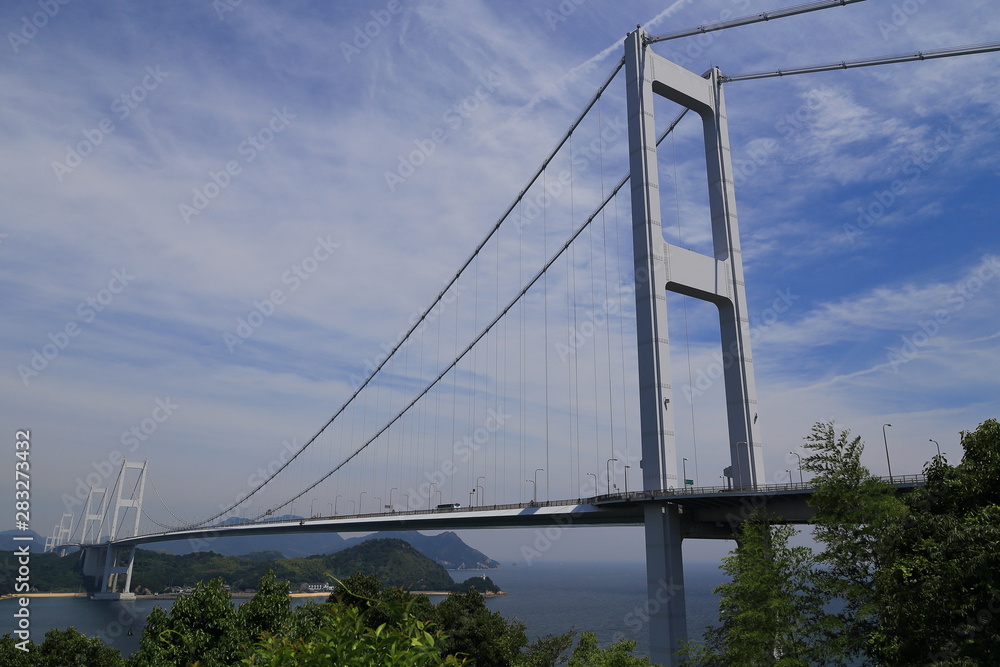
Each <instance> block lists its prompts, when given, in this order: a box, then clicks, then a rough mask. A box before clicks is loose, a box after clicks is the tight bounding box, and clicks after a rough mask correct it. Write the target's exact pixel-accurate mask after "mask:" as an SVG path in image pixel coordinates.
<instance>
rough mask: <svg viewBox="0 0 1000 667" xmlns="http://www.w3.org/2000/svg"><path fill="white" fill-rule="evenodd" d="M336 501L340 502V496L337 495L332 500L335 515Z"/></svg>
mask: <svg viewBox="0 0 1000 667" xmlns="http://www.w3.org/2000/svg"><path fill="white" fill-rule="evenodd" d="M338 500H340V494H339V493H338V494H337V497H336V498H334V499H333V513H334V514H336V513H337V501H338Z"/></svg>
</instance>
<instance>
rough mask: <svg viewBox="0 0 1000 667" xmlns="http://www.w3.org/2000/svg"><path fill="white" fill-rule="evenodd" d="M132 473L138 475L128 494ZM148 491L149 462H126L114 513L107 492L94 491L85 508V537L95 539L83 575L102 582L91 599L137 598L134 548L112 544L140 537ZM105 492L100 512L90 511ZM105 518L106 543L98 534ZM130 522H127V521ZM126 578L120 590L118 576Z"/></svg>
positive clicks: (87, 551) (85, 549) (88, 549)
mask: <svg viewBox="0 0 1000 667" xmlns="http://www.w3.org/2000/svg"><path fill="white" fill-rule="evenodd" d="M130 470H136V471H138V476H137V477H136V478H135V480H134V482H133V483H132V485H131V489H129V490H128V491H127V493H128V497H127V498H126V497H125V494H126V488H125V487H126V483H127V482H129V481H131V477H132V476H131V475H130V474H129V471H130ZM145 488H146V462H145V461H143V462H142V463H137V462H134V461H133V462H130V461H123V462H122V467H121V470H120V471H119V472H118V480H117V481H116V482H115V493H114V496H115V506H114V512H113V513H111V512H110V509H111V508H110V503H109V502H108V496H107V489H92V490H91V495H90V497H89V498H88V499H87V507H86V509H85V512H86V519H87V522H88V523H87V524H86V525H85V528H84V532H85V538H86V537H90V538H91V539H94V543H93V544H92V545H91V546H84V547H83V573H84V574H85V575H87V576H93V577H95V578H96V579H97V580H99V581H100V583H101V586H100V591H99V592H97V593H95V594H94V595H93V596H92V597H93V599H95V600H127V599H135V594H134V593H132V592H131V591H130V590H129V589H130V587H131V585H132V566H133V564H134V563H135V547H125V548H119V547H116V546H114V545H113V544H111V542H113V541H114V540H116V539H122V538H125V537H134V536H136V535H138V534H139V519H140V516H141V514H142V496H143V492H144V491H145ZM101 491H103V492H104V496H103V498H102V500H101V510H100V511H99V512H98V513H96V514H95V513H93V512H92V511H91V509H92V508H91V505H92V500H93V498H94V494H95V492H101ZM105 519H110V522H109V524H108V533H107V540H106V541H104V542H103V543H100V542H101V536H100V535H99V533H100V532H102V530H101V525H102V524H103V522H104V520H105ZM127 519H130V521H128V522H127V523H126V520H127ZM121 574H124V575H125V581H124V586H123V587H122V590H121V591H119V590H118V585H119V575H121Z"/></svg>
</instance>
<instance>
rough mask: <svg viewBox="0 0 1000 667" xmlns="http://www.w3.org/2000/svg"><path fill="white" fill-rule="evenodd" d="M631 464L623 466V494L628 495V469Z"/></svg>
mask: <svg viewBox="0 0 1000 667" xmlns="http://www.w3.org/2000/svg"><path fill="white" fill-rule="evenodd" d="M631 467H632V466H625V495H628V469H629V468H631Z"/></svg>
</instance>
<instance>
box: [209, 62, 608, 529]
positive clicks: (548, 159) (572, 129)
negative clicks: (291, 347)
mask: <svg viewBox="0 0 1000 667" xmlns="http://www.w3.org/2000/svg"><path fill="white" fill-rule="evenodd" d="M624 66H625V57H624V56H622V58H621V60H619V61H618V64H617V65H615V67H614V69H612V71H611V74H609V75H608V77H607V78H606V79H605V80H604V83H602V84H601V86H600V87H599V88H598V89H597V92H596V93H595V94H594V96H593V97H592V98H591V99H590V101H589V102H588V103H587V105H586V106H585V107H584V109H583V112H582V113H580V115H578V116H577V118H576V120H574V121H573V123H572V124H571V125H570V126H569V129H568V130H567V131H566V133H565V134H563V136H562V138H561V139H560V140H559V142H558V143H557V144H556V147H555V148H554V149H552V151H551V152H550V153H549V155H548V157H546V158H545V161H544V162H542V166H541V167H539V168H538V169H537V170H536V171H535V173H534V175H533V176H532V177H531V178H530V179H528V184H527V185H525V186H524V188H523V189H522V190H521V192H520V193H518V195H517V197H515V198H514V201H513V202H511V204H510V206H508V207H507V210H505V211H504V212H503V214H502V215H501V216H500V217H499V218H498V219H497V221H496V223H495V224H494V225H493V227H492V228H491V229H490V231H489V232H488V233H487V234H486V237H485V238H483V240H482V241H481V242H480V243H479V245H477V246H476V249H475V250H473V251H472V254H471V255H469V257H468V259H466V260H465V262H464V263H463V264H462V266H461V267H460V268H459V269H458V271H456V272H455V274H454V275H453V276H452V277H451V279H450V280H449V281H448V283H447V284H446V285H445V286H444V289H442V290H441V291H440V292H439V293H438V295H437V297H435V298H434V301H433V302H431V305H430V306H428V307H427V308H426V309H425V310H424V312H423V313H422V314H421V315H420V318H419V319H417V320H416V321H415V322H414V323H413V325H412V326H411V327H410V330H409V331H407V332H406V334H404V335H403V337H402V338H400V339H399V340H398V341H396V345H395V347H393V348H392V350H391V351H390V352H389V354H387V355H386V357H385V359H383V360H382V363H380V364H379V365H378V366H377V367H376V368H375V370H373V371H372V372H371V373H370V374H369V375H368V377H367V378H365V381H364V382H362V383H361V384H360V385H359V386H358V388H357V389H356V390H355V391H354V393H353V394H351V397H350V398H348V399H347V401H345V402H344V404H343V405H341V406H340V408H339V409H338V410H337V411H336V412H335V413H334V414H333V416H332V417H330V419H329V420H327V422H326V423H325V424H323V426H322V428H320V429H319V430H318V431H317V432H316V433H315V434H314V435H313V436H312V437H311V438H309V440H307V441H306V443H305V444H304V445H302V447H301V448H300V449H299V451H297V452H295V453H294V454H293V455H292V456H291V458H289V459H288V461H286V462H285V463H284V464H283V465H282V466H281V467H280V468H278V469H277V470H275V471H274V473H273V474H272V475H271V476H270V477H268V478H267V479H265V480H264V481H263V482H261V484H260V485H259V486H258V487H257V488H255V489H254V490H253V491H251V492H250V493H248V494H247V495H246V496H244V497H243V498H241V499H240V500H239V501H238V502H235V503H233V504H232V505H230V506H229V507H227V508H226V509H224V510H222V511H221V512H219V513H218V514H214V515H212V516H210V517H208V518H207V519H203V520H202V521H199V522H198V523H195V524H191V526H190V527H192V528H194V527H197V526H203V525H205V524H207V523H208V522H210V521H214V520H215V519H218V518H219V517H221V516H225V515H226V514H228V513H229V512H231V511H232V510H234V509H235V508H237V507H239V506H240V505H241V504H242V503H243V502H244V501H246V500H247V499H248V498H250V497H251V496H253V495H254V494H256V493H257V492H258V491H260V490H261V489H263V488H264V487H265V486H267V483H268V482H270V481H271V480H272V479H274V478H275V477H277V476H278V475H279V474H281V471H283V470H284V469H285V468H287V467H288V466H289V465H290V464H291V463H292V461H294V460H295V459H296V458H298V456H299V454H301V453H302V452H304V451H305V450H306V449H307V448H308V447H309V446H310V445H311V444H312V443H313V442H315V441H316V439H317V438H319V436H320V435H322V434H323V431H325V430H326V429H327V427H329V426H330V424H332V423H333V422H334V421H335V420H336V419H337V417H339V416H340V415H341V414H342V413H343V412H344V410H346V409H347V408H348V407H349V406H350V405H351V403H353V402H354V399H355V398H357V397H358V395H359V394H360V393H361V392H362V390H364V388H365V387H367V386H368V384H369V383H370V382H371V381H372V379H373V378H374V377H375V376H376V375H378V373H379V371H381V370H382V368H383V367H384V366H385V365H386V364H387V363H389V360H390V359H392V358H393V356H395V354H396V352H398V351H399V349H400V348H401V347H403V344H404V343H406V341H407V340H409V339H410V336H411V335H413V332H414V331H416V330H417V329H418V328H419V327H420V325H421V324H422V323H423V321H424V320H425V319H427V316H428V315H429V314H430V313H431V311H432V310H433V309H434V307H435V306H437V305H438V304H439V303H440V302H441V300H442V299H444V295H445V294H446V293H447V292H448V290H449V289H451V287H452V286H453V285H454V284H455V283H456V282H458V279H459V277H460V276H461V275H462V272H463V271H465V269H466V268H468V266H469V265H470V264H472V262H473V260H475V259H476V257H477V256H478V255H479V253H480V252H481V251H482V249H483V248H484V247H485V246H486V244H487V243H488V242H489V240H490V239H491V238H493V235H494V234H496V232H497V230H499V229H500V226H501V225H502V224H503V222H504V220H506V219H507V217H508V216H509V215H510V214H511V212H512V211H513V210H514V209H515V208H517V205H518V203H520V201H521V199H523V198H524V195H525V194H527V192H528V190H530V189H531V186H532V185H534V184H535V181H537V180H538V178H539V177H540V176H541V175H542V173H543V172H544V171H545V169H546V168H547V167H548V166H549V162H551V161H552V158H553V157H555V155H556V154H557V153H558V152H559V151H560V150H561V149H562V147H563V145H564V144H565V143H566V142H567V141H568V140H569V138H570V136H572V134H573V132H575V131H576V128H577V126H579V124H580V123H581V122H582V121H583V119H584V118H585V117H586V115H587V114H588V113H589V112H590V110H591V109H592V108H593V107H594V105H595V104H597V100H599V99H600V98H601V95H603V94H604V91H605V90H607V88H608V86H610V85H611V82H612V81H614V79H615V77H616V76H618V72H620V71H621V69H622V67H624Z"/></svg>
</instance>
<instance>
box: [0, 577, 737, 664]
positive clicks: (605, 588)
mask: <svg viewBox="0 0 1000 667" xmlns="http://www.w3.org/2000/svg"><path fill="white" fill-rule="evenodd" d="M479 574H486V575H488V576H489V577H490V578H491V579H492V580H493V582H494V583H495V584H497V585H498V586H499V587H500V588H501V589H503V591H504V592H505V593H507V595H503V596H497V597H492V598H487V600H486V606H487V607H489V608H490V609H492V610H494V611H498V612H500V613H501V614H503V615H504V616H506V617H508V618H517V619H518V620H520V621H522V622H524V624H525V625H526V626H527V634H528V636H529V637H530V638H535V637H540V636H544V635H547V634H562V633H565V632H568V631H569V630H572V629H575V630H577V631H583V630H590V631H592V632H594V633H595V634H596V635H597V638H598V640H599V641H600V643H601V644H602V645H604V646H606V645H608V644H610V643H611V642H612V641H616V640H618V639H622V638H625V639H633V640H635V641H636V643H637V646H636V654H638V655H648V649H649V622H648V618H649V612H650V610H651V609H653V608H655V607H656V606H657V605H659V604H660V601H658V600H657V596H656V593H657V592H656V591H654V595H653V597H649V596H648V595H647V592H646V574H645V566H644V565H643V564H642V563H552V562H543V563H534V564H532V565H530V566H527V565H523V564H519V565H516V566H515V565H506V566H503V567H501V568H499V569H495V570H488V571H485V572H474V571H453V572H451V575H452V578H454V579H455V580H457V581H464V580H465V579H467V578H468V577H470V576H476V575H479ZM684 576H685V598H686V604H687V612H688V634H689V636H690V637H692V638H697V637H700V635H701V633H702V631H703V630H704V628H705V626H706V625H709V624H712V623H714V622H715V621H716V619H717V616H718V606H717V605H718V600H717V598H716V596H715V595H714V594H713V593H712V590H713V589H714V588H715V587H716V586H718V585H719V584H720V583H722V582H723V575H722V573H721V572H719V569H718V564H716V563H710V564H705V563H692V562H688V563H685V565H684ZM665 594H666V593H663V594H662V595H661V596H660V599H661V600H662V599H665ZM307 599H312V600H316V601H323V600H324V598H323V597H314V598H294V599H293V604H294V605H298V604H304V603H305V601H306V600H307ZM432 599H433V600H435V601H436V600H440V599H441V598H436V597H435V598H432ZM243 602H244V600H234V603H235V604H237V605H239V604H242V603H243ZM172 604H173V601H172V600H136V601H134V602H107V601H105V602H96V601H92V600H88V599H86V598H66V597H55V598H31V602H30V603H29V609H30V611H31V616H30V619H31V639H32V641H34V642H35V643H41V642H42V641H43V639H44V637H45V632H47V631H48V630H49V629H51V628H59V629H65V628H67V627H70V626H73V627H75V628H76V629H77V630H79V631H80V632H82V633H84V634H86V635H88V636H91V637H100V638H101V640H102V641H104V642H105V643H106V644H108V645H109V646H112V647H114V648H116V649H118V650H120V651H121V652H122V654H123V655H130V654H131V653H132V652H134V651H135V650H136V649H137V648H138V646H139V636H140V634H141V633H142V628H143V626H144V625H145V622H146V616H147V615H148V614H149V612H150V611H152V609H153V607H155V606H161V607H163V608H164V609H169V608H170V606H171V605H172ZM17 609H18V604H17V600H16V599H13V598H9V599H6V600H0V635H2V634H5V633H11V632H13V630H14V629H15V627H16V619H15V618H14V616H13V614H14V612H15V611H16V610H17Z"/></svg>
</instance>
